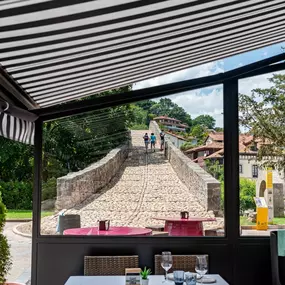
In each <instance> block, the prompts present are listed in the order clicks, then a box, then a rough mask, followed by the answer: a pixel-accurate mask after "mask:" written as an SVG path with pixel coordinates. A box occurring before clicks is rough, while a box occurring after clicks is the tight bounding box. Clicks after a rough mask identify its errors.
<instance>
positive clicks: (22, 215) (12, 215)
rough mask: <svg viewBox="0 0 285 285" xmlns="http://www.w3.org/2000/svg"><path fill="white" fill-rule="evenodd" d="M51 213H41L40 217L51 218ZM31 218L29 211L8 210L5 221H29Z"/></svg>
mask: <svg viewBox="0 0 285 285" xmlns="http://www.w3.org/2000/svg"><path fill="white" fill-rule="evenodd" d="M53 214H54V213H53V212H42V213H41V216H42V217H46V216H51V215H53ZM32 216H33V214H32V211H31V210H8V212H7V219H31V218H32Z"/></svg>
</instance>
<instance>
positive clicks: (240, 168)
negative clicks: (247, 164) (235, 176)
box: [239, 164, 242, 173]
mask: <svg viewBox="0 0 285 285" xmlns="http://www.w3.org/2000/svg"><path fill="white" fill-rule="evenodd" d="M239 173H242V164H240V165H239Z"/></svg>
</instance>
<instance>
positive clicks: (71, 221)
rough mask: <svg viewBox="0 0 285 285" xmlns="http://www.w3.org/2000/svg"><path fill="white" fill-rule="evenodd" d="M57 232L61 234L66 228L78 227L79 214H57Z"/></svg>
mask: <svg viewBox="0 0 285 285" xmlns="http://www.w3.org/2000/svg"><path fill="white" fill-rule="evenodd" d="M58 222H59V233H60V234H61V235H63V232H64V231H65V230H67V229H74V228H80V227H81V222H80V215H64V216H59V221H58Z"/></svg>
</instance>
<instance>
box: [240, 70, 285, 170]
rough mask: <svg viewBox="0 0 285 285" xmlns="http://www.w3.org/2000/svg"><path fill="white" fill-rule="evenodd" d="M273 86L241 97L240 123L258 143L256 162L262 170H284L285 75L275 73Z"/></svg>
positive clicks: (255, 90)
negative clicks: (257, 160) (265, 168)
mask: <svg viewBox="0 0 285 285" xmlns="http://www.w3.org/2000/svg"><path fill="white" fill-rule="evenodd" d="M269 81H270V82H271V83H272V84H273V86H272V87H270V88H266V89H259V88H257V89H254V90H252V94H251V95H245V94H240V96H239V110H240V124H241V125H242V126H243V128H246V129H248V130H249V131H250V133H252V134H253V135H254V137H256V138H258V139H260V140H261V146H260V147H259V149H258V159H259V161H261V165H262V166H264V167H274V168H276V169H278V170H279V171H283V172H284V170H285V151H284V150H285V148H284V147H285V128H284V126H285V75H281V74H275V75H274V76H273V77H272V78H270V79H269Z"/></svg>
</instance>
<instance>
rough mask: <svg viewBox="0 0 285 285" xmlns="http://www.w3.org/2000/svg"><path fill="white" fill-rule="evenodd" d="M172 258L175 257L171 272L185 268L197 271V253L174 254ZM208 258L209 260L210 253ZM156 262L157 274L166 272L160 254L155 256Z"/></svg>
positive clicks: (185, 269)
mask: <svg viewBox="0 0 285 285" xmlns="http://www.w3.org/2000/svg"><path fill="white" fill-rule="evenodd" d="M172 258H173V264H172V267H171V269H170V270H169V272H172V271H173V270H184V271H190V272H195V265H196V259H197V255H172ZM207 259H208V260H209V257H208V255H207ZM154 263H155V264H154V267H155V274H156V275H163V274H165V272H164V269H163V268H162V267H161V255H160V254H156V255H155V256H154Z"/></svg>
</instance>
